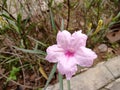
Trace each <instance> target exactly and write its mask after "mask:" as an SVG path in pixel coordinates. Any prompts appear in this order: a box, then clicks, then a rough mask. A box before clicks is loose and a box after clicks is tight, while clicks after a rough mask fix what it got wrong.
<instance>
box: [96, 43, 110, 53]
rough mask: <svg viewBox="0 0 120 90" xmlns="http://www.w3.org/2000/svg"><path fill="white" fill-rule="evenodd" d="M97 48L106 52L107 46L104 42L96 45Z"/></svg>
mask: <svg viewBox="0 0 120 90" xmlns="http://www.w3.org/2000/svg"><path fill="white" fill-rule="evenodd" d="M98 49H99V51H100V52H106V51H107V50H108V47H107V45H106V44H100V45H99V46H98Z"/></svg>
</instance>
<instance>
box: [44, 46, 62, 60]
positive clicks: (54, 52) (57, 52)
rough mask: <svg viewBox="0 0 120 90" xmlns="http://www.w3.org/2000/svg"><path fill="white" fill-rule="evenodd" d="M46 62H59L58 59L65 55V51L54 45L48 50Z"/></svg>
mask: <svg viewBox="0 0 120 90" xmlns="http://www.w3.org/2000/svg"><path fill="white" fill-rule="evenodd" d="M46 51H47V56H46V58H45V59H46V60H48V61H49V62H58V58H59V57H61V56H62V55H63V54H64V50H63V49H62V48H60V47H58V46H57V45H52V46H49V47H48V48H47V50H46Z"/></svg>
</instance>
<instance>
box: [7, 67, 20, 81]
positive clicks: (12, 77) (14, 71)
mask: <svg viewBox="0 0 120 90" xmlns="http://www.w3.org/2000/svg"><path fill="white" fill-rule="evenodd" d="M19 71H20V68H16V67H12V70H11V71H10V75H9V77H8V79H7V81H10V80H16V79H17V77H16V74H17V73H18V72H19Z"/></svg>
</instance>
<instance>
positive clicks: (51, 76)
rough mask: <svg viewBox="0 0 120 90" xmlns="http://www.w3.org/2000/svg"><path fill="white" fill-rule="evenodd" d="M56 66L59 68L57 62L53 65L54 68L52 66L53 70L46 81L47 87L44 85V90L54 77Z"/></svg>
mask: <svg viewBox="0 0 120 90" xmlns="http://www.w3.org/2000/svg"><path fill="white" fill-rule="evenodd" d="M56 68H57V64H55V65H54V66H53V68H52V70H51V72H50V75H49V77H48V80H47V82H46V85H45V87H44V89H43V90H46V88H47V86H48V84H49V83H50V81H51V79H52V78H53V75H54V73H55V71H56Z"/></svg>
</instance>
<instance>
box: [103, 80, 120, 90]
mask: <svg viewBox="0 0 120 90" xmlns="http://www.w3.org/2000/svg"><path fill="white" fill-rule="evenodd" d="M105 88H106V89H107V90H120V78H119V79H117V80H115V81H114V82H112V83H110V84H109V85H107V86H106V87H105Z"/></svg>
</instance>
